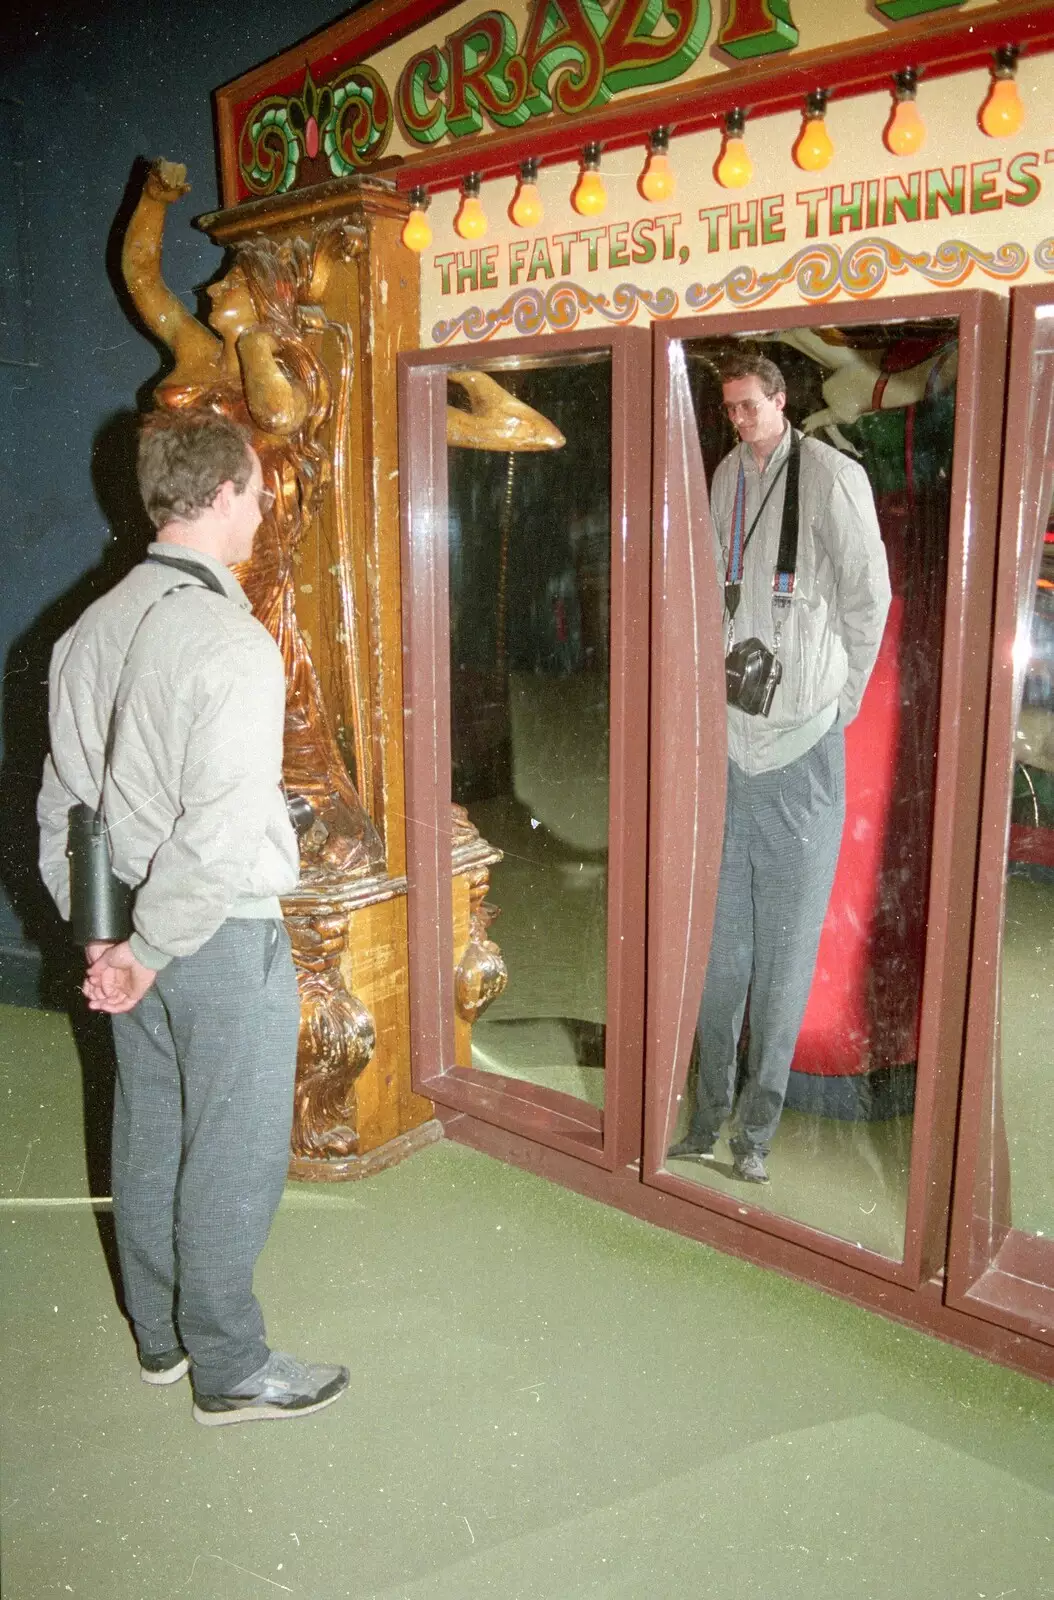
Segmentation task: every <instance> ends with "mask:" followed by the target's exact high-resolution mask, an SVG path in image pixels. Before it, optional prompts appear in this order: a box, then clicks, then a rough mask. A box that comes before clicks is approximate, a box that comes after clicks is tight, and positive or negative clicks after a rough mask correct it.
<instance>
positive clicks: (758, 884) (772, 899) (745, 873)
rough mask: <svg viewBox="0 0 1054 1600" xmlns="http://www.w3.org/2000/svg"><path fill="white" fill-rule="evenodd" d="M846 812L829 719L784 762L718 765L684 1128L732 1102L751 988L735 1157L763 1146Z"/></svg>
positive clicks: (769, 1135) (707, 1120)
mask: <svg viewBox="0 0 1054 1600" xmlns="http://www.w3.org/2000/svg"><path fill="white" fill-rule="evenodd" d="M844 821H845V747H844V739H843V734H842V729H841V727H840V726H839V725H838V724H835V726H834V727H833V728H832V729H831V730H830V732H829V733H827V734H825V735H824V737H823V738H822V739H821V740H820V741H819V743H818V744H816V745H814V746H813V748H812V749H811V750H808V751H806V753H805V755H804V756H802V757H800V759H799V760H797V761H792V762H791V763H790V765H789V766H786V767H779V768H777V769H775V770H774V771H772V772H762V773H759V774H757V775H756V776H754V777H749V776H748V775H747V774H746V773H745V772H743V771H741V770H740V769H739V768H738V767H736V766H734V765H733V764H732V762H729V764H728V800H727V805H726V810H725V836H724V845H723V848H722V855H721V877H720V882H719V887H718V894H717V910H716V914H715V919H714V933H713V939H712V941H711V945H710V958H709V961H708V964H707V969H706V982H705V986H704V989H703V1000H702V1005H701V1007H700V1011H699V1026H698V1034H699V1078H698V1082H697V1084H696V1099H695V1109H694V1112H693V1115H692V1121H691V1128H690V1135H691V1137H692V1138H693V1140H695V1141H697V1142H698V1143H699V1145H700V1146H706V1145H708V1144H710V1143H712V1142H713V1140H714V1139H715V1138H716V1137H717V1134H718V1131H719V1130H720V1128H721V1125H722V1123H723V1122H724V1121H725V1120H726V1118H727V1117H728V1116H729V1114H730V1113H731V1111H732V1098H733V1095H734V1093H735V1087H736V1069H737V1055H738V1046H739V1035H740V1031H741V1029H742V1026H743V1016H744V1012H745V1010H746V1005H747V994H748V992H749V995H750V1035H749V1042H748V1046H747V1058H746V1075H745V1081H744V1082H743V1085H742V1087H741V1089H740V1092H739V1098H738V1100H737V1102H736V1107H735V1115H734V1118H733V1122H732V1127H731V1130H730V1134H729V1145H730V1147H731V1149H732V1152H733V1154H745V1153H746V1152H747V1151H751V1150H756V1151H757V1152H758V1153H759V1154H761V1155H766V1154H767V1153H768V1149H769V1146H770V1144H771V1143H772V1139H773V1136H774V1135H775V1132H776V1128H777V1126H778V1125H779V1120H780V1115H781V1113H782V1111H783V1101H784V1098H785V1096H786V1093H787V1080H788V1078H789V1077H790V1065H791V1060H792V1058H793V1056H794V1050H795V1046H796V1044H797V1041H798V1032H799V1030H800V1028H801V1024H802V1018H803V1017H804V1015H805V1007H806V1004H807V1002H808V999H809V990H810V988H811V986H812V978H813V971H814V969H815V967H816V953H817V950H818V948H819V944H820V932H821V930H822V928H823V921H824V917H825V916H826V914H827V903H828V901H829V899H830V897H831V886H832V884H833V882H834V872H835V867H836V866H837V863H838V851H839V849H840V847H841V842H842V826H843V823H844Z"/></svg>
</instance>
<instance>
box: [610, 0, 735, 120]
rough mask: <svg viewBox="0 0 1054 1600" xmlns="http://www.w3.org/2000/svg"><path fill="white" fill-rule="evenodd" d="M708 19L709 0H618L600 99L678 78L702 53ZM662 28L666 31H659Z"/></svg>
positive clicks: (613, 13)
mask: <svg viewBox="0 0 1054 1600" xmlns="http://www.w3.org/2000/svg"><path fill="white" fill-rule="evenodd" d="M710 20H711V12H710V0H615V5H614V6H613V8H612V10H611V20H610V21H609V23H608V25H607V30H606V32H605V33H604V38H603V43H604V63H605V71H604V81H603V84H602V85H601V89H600V93H599V95H598V96H597V99H598V100H609V99H610V98H611V96H612V95H613V94H619V93H620V92H621V91H622V90H623V89H641V88H643V87H644V86H645V85H646V84H649V83H669V82H670V80H671V79H672V78H679V77H680V75H681V73H682V72H686V71H687V69H688V68H689V67H690V66H691V65H692V63H693V61H695V60H696V59H697V58H698V56H699V55H700V54H701V52H702V49H703V46H704V45H705V44H706V41H707V39H708V38H709V36H710ZM660 24H661V25H662V28H663V30H664V31H662V32H659V33H656V31H655V30H656V28H658V27H659V26H660Z"/></svg>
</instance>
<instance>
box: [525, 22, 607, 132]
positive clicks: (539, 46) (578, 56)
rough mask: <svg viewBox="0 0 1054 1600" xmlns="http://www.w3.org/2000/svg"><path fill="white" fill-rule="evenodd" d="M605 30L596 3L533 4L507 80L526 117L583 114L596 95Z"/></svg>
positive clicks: (602, 66)
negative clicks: (555, 105)
mask: <svg viewBox="0 0 1054 1600" xmlns="http://www.w3.org/2000/svg"><path fill="white" fill-rule="evenodd" d="M606 27H607V17H606V16H605V15H604V12H603V10H602V9H601V7H600V5H599V3H598V0H534V5H533V6H532V8H531V12H530V16H529V19H528V23H527V31H526V33H525V35H524V39H523V46H522V49H521V51H520V53H519V54H518V55H516V56H514V57H513V58H512V60H511V61H510V62H509V66H508V76H509V81H510V83H512V84H513V86H514V88H515V89H516V92H517V94H518V95H519V97H520V99H521V100H522V102H523V105H524V107H525V109H526V110H527V112H528V113H529V115H530V116H532V117H544V116H547V115H548V114H549V112H550V111H551V110H552V109H553V101H554V99H555V101H556V104H557V107H558V109H559V110H560V111H564V112H567V113H568V114H570V113H572V112H575V111H583V110H584V109H585V107H586V106H588V105H590V104H591V103H592V101H593V100H595V99H596V97H597V95H598V94H599V93H600V86H601V82H602V80H603V77H604V52H603V50H602V49H601V47H600V36H601V34H602V33H603V32H604V29H605V28H606Z"/></svg>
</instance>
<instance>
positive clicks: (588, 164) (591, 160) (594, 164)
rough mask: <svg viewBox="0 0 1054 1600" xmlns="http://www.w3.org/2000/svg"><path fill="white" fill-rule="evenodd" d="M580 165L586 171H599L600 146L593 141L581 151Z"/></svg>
mask: <svg viewBox="0 0 1054 1600" xmlns="http://www.w3.org/2000/svg"><path fill="white" fill-rule="evenodd" d="M582 166H583V168H584V169H585V171H586V172H599V171H600V146H599V144H597V143H596V142H595V141H594V142H593V143H591V144H587V145H586V147H585V149H584V150H583V151H582Z"/></svg>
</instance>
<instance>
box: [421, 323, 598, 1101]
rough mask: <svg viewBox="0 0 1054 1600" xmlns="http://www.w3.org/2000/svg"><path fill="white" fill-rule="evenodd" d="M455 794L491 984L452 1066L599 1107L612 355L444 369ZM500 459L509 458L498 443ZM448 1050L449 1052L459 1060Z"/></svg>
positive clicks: (594, 353)
mask: <svg viewBox="0 0 1054 1600" xmlns="http://www.w3.org/2000/svg"><path fill="white" fill-rule="evenodd" d="M448 399H449V404H450V405H451V407H452V411H451V412H450V413H448V418H449V426H448V439H449V442H450V448H449V449H448V454H447V462H448V467H447V473H448V481H447V503H448V538H449V597H450V601H449V603H450V632H449V640H450V645H449V648H450V740H451V769H452V786H453V798H454V801H455V802H456V804H458V805H460V806H462V807H464V809H465V811H466V812H467V815H468V820H469V822H470V823H471V824H472V825H473V826H474V827H475V828H477V829H478V830H479V832H480V833H481V834H482V835H483V837H484V838H485V839H486V840H487V842H488V843H489V844H490V845H491V846H493V847H494V848H495V849H497V850H500V851H501V852H502V859H501V860H500V862H498V863H497V864H496V865H495V866H493V867H492V868H491V881H490V890H489V897H488V898H489V901H490V902H492V904H493V906H494V907H496V908H497V912H498V916H497V919H496V921H495V923H494V927H493V935H492V936H493V938H494V939H495V941H496V942H497V943H498V944H499V945H500V948H501V951H502V954H503V957H504V961H505V965H506V968H507V971H508V982H507V985H506V987H505V990H504V992H503V993H502V994H500V995H499V996H498V997H497V998H496V999H494V1000H493V1001H492V1002H491V1004H490V1005H489V1007H488V1008H487V1010H486V1011H485V1012H484V1013H483V1014H482V1015H481V1016H480V1017H479V1019H478V1020H477V1021H476V1022H475V1024H474V1026H473V1028H472V1030H471V1044H470V1050H471V1055H470V1057H468V1056H467V1054H466V1050H465V1046H466V1043H467V1041H468V1033H467V1030H466V1032H465V1033H463V1034H462V1035H460V1038H459V1053H458V1059H457V1064H458V1065H459V1066H462V1067H469V1066H471V1067H474V1068H476V1069H477V1070H479V1071H483V1072H488V1073H493V1074H497V1075H498V1076H500V1077H501V1078H504V1079H514V1080H519V1081H522V1082H525V1083H530V1084H532V1085H536V1086H539V1087H541V1088H543V1089H546V1090H551V1091H555V1092H557V1093H559V1094H562V1095H570V1096H572V1097H574V1098H575V1099H578V1100H584V1101H586V1102H588V1103H589V1104H591V1105H592V1106H594V1107H598V1108H599V1107H602V1106H603V1105H604V1067H605V1059H606V1053H605V1052H606V1037H605V1036H606V1020H607V995H606V968H607V935H608V810H609V805H608V791H609V724H610V695H609V675H610V612H611V402H612V366H611V356H610V352H609V351H591V352H587V353H584V354H581V355H578V354H564V355H563V356H560V357H553V358H551V359H547V360H543V359H541V358H538V357H532V356H529V355H524V356H522V357H517V358H511V359H510V358H506V359H505V360H503V361H500V362H497V363H495V364H493V365H491V366H487V365H485V364H484V365H480V366H474V367H473V368H471V369H465V370H460V369H456V368H454V369H451V372H450V381H449V385H448ZM510 445H511V446H512V448H509V446H510ZM462 1055H465V1057H466V1058H465V1059H462Z"/></svg>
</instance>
